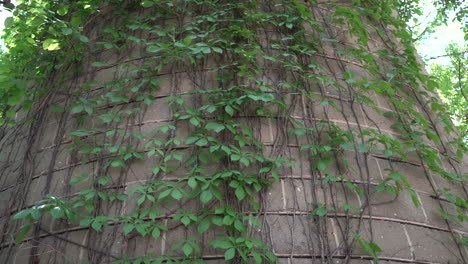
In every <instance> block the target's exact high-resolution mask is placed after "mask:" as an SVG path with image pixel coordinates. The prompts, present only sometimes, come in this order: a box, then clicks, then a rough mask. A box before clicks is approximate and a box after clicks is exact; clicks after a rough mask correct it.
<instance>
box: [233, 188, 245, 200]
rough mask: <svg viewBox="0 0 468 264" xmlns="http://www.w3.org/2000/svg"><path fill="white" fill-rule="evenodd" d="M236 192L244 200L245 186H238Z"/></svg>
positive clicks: (238, 197)
mask: <svg viewBox="0 0 468 264" xmlns="http://www.w3.org/2000/svg"><path fill="white" fill-rule="evenodd" d="M235 193H236V197H237V199H239V201H242V200H243V199H244V198H245V191H244V188H242V186H241V187H239V188H237V189H236V192H235Z"/></svg>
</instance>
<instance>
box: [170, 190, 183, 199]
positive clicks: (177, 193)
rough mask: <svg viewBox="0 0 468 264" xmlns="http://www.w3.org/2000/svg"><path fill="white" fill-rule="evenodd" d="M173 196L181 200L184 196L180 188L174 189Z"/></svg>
mask: <svg viewBox="0 0 468 264" xmlns="http://www.w3.org/2000/svg"><path fill="white" fill-rule="evenodd" d="M171 196H172V198H174V199H176V200H180V199H182V197H183V195H182V193H181V192H180V191H179V190H177V189H174V190H173V191H172V193H171Z"/></svg>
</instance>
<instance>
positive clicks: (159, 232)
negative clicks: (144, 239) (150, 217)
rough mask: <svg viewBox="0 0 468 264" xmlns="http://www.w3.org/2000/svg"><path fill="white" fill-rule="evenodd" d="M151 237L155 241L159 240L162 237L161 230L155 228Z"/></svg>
mask: <svg viewBox="0 0 468 264" xmlns="http://www.w3.org/2000/svg"><path fill="white" fill-rule="evenodd" d="M151 236H153V238H154V239H158V238H159V237H160V236H161V230H159V228H157V227H155V228H153V232H151Z"/></svg>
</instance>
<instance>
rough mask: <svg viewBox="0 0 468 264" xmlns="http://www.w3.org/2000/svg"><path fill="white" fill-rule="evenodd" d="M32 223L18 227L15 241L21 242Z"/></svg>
mask: <svg viewBox="0 0 468 264" xmlns="http://www.w3.org/2000/svg"><path fill="white" fill-rule="evenodd" d="M31 227H32V224H26V225H23V226H22V227H21V228H20V229H19V232H18V234H17V235H16V239H15V242H16V243H21V242H22V241H23V239H24V237H25V236H26V235H27V234H28V232H29V230H31Z"/></svg>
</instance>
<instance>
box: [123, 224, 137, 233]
mask: <svg viewBox="0 0 468 264" xmlns="http://www.w3.org/2000/svg"><path fill="white" fill-rule="evenodd" d="M134 228H135V225H134V224H126V225H124V227H123V232H124V234H125V235H128V234H129V233H130V232H132V231H133V229H134Z"/></svg>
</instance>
